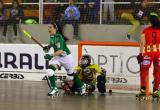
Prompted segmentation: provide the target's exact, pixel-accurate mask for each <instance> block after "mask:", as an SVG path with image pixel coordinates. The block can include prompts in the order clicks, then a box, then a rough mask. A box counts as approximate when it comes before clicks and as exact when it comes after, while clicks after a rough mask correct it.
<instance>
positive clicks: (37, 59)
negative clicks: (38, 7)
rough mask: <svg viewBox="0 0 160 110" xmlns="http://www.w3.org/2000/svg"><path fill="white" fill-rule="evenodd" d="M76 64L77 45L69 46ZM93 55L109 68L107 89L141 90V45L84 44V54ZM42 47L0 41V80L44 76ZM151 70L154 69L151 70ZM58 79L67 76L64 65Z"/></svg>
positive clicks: (97, 61)
mask: <svg viewBox="0 0 160 110" xmlns="http://www.w3.org/2000/svg"><path fill="white" fill-rule="evenodd" d="M69 48H70V50H71V52H72V55H73V58H74V59H73V61H74V66H76V65H77V62H78V46H77V45H69ZM84 50H87V52H88V54H90V55H91V56H92V57H93V60H92V61H93V62H94V63H96V64H98V65H100V66H101V67H103V68H105V69H106V70H107V89H112V90H128V91H136V90H138V89H139V83H140V78H139V70H140V68H139V65H138V63H137V60H136V55H137V54H138V51H139V49H138V47H124V46H83V54H86V51H84ZM44 54H45V53H44V52H43V49H42V48H41V47H40V46H38V45H35V44H0V79H1V80H2V79H3V80H8V79H9V80H33V81H41V80H42V79H44V76H45V75H46V74H45V70H46V68H47V66H48V62H47V61H46V60H45V59H44ZM150 73H151V72H150ZM56 75H57V79H58V80H60V81H61V80H62V79H64V78H65V75H66V71H65V70H64V68H62V70H60V71H56Z"/></svg>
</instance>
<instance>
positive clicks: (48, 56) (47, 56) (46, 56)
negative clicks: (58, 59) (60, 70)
mask: <svg viewBox="0 0 160 110" xmlns="http://www.w3.org/2000/svg"><path fill="white" fill-rule="evenodd" d="M52 58H53V56H51V55H50V54H46V55H45V56H44V59H46V60H51V59H52Z"/></svg>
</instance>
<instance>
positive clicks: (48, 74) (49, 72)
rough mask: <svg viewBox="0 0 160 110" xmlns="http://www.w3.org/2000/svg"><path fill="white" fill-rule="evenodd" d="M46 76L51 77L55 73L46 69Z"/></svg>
mask: <svg viewBox="0 0 160 110" xmlns="http://www.w3.org/2000/svg"><path fill="white" fill-rule="evenodd" d="M46 74H47V76H49V77H50V76H53V75H54V74H55V72H54V70H52V69H47V70H46Z"/></svg>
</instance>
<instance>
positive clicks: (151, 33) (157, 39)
mask: <svg viewBox="0 0 160 110" xmlns="http://www.w3.org/2000/svg"><path fill="white" fill-rule="evenodd" d="M148 18H149V21H150V23H151V26H149V27H146V28H145V29H144V30H143V32H142V35H141V40H140V53H139V55H138V56H137V60H138V63H139V64H140V80H141V90H140V93H139V94H137V95H136V97H137V98H144V97H145V96H146V76H147V75H148V74H149V68H150V67H151V64H152V62H153V66H154V70H153V76H154V83H153V98H160V90H159V84H160V20H159V16H158V14H157V13H154V12H152V13H150V14H149V17H148Z"/></svg>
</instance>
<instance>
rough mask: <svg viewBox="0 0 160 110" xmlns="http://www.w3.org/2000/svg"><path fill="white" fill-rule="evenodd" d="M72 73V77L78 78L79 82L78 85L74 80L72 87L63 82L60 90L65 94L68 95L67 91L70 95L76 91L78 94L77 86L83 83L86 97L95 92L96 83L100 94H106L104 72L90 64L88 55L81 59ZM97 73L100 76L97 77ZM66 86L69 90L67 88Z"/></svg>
mask: <svg viewBox="0 0 160 110" xmlns="http://www.w3.org/2000/svg"><path fill="white" fill-rule="evenodd" d="M74 72H75V75H74V77H79V78H80V81H79V83H78V81H76V80H75V79H74V82H73V84H72V85H70V84H68V83H67V82H65V83H64V84H63V86H62V88H63V90H64V91H65V92H66V93H67V94H68V93H69V90H70V92H71V93H74V92H77V91H78V92H79V84H80V83H81V82H83V83H85V85H86V91H85V94H86V95H89V94H92V92H93V91H94V90H95V86H96V82H97V88H98V91H99V92H100V93H105V92H106V86H105V83H106V71H105V69H103V68H100V67H99V66H98V65H96V64H91V56H90V55H87V54H85V55H83V56H82V57H81V60H80V64H79V65H78V66H76V67H75V70H74ZM97 73H99V74H100V75H98V76H97ZM67 86H68V88H69V89H68V88H67Z"/></svg>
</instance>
